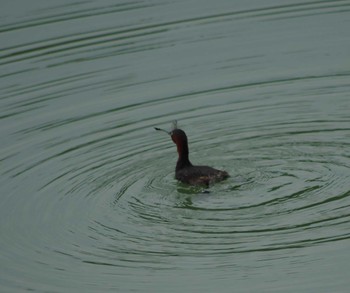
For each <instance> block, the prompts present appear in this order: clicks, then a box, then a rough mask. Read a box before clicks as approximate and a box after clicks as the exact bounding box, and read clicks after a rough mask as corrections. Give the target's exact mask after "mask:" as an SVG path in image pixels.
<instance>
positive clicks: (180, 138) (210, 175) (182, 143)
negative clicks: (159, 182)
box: [154, 121, 230, 186]
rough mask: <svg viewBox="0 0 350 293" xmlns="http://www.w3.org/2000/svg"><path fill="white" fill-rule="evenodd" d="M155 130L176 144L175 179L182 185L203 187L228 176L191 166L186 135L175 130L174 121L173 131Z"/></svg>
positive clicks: (175, 124)
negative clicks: (163, 133)
mask: <svg viewBox="0 0 350 293" xmlns="http://www.w3.org/2000/svg"><path fill="white" fill-rule="evenodd" d="M154 129H155V130H160V131H164V132H166V133H168V134H169V135H170V136H171V139H172V140H173V142H174V143H175V144H176V147H177V152H178V154H179V158H178V160H177V163H176V169H175V178H176V179H177V180H179V181H181V182H183V183H187V184H190V185H205V186H209V184H210V183H214V182H218V181H222V180H224V179H226V178H228V177H229V176H230V175H229V174H228V173H227V172H226V171H221V170H217V169H214V168H212V167H209V166H193V165H192V163H191V162H190V160H189V157H188V142H187V136H186V133H185V132H184V131H183V130H181V129H178V128H177V123H176V121H175V122H174V123H173V130H172V131H166V130H164V129H161V128H158V127H155V128H154Z"/></svg>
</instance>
